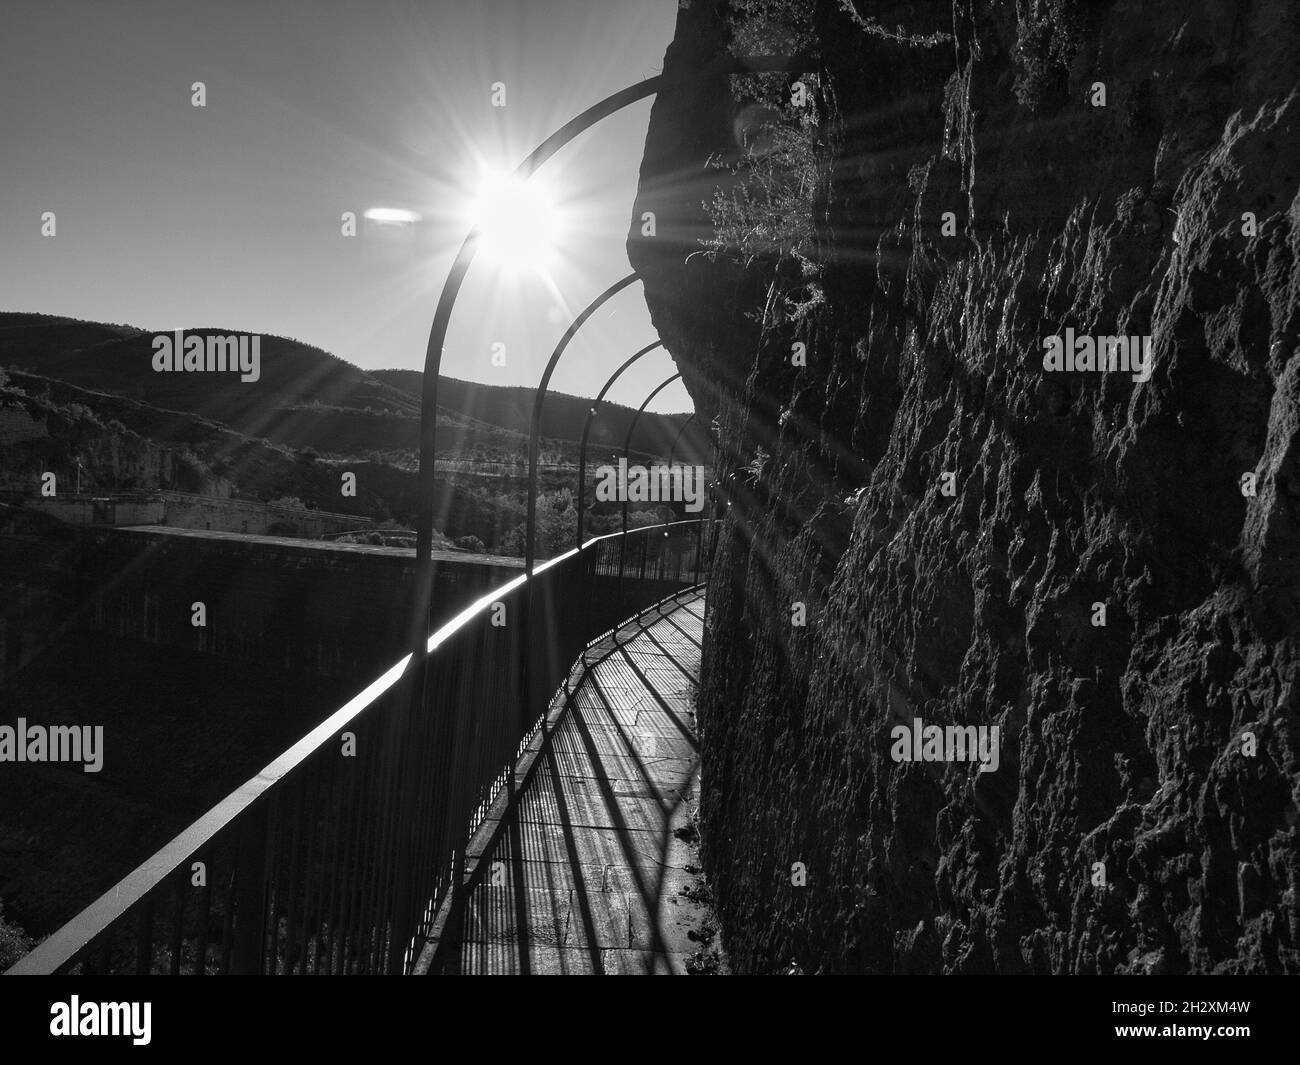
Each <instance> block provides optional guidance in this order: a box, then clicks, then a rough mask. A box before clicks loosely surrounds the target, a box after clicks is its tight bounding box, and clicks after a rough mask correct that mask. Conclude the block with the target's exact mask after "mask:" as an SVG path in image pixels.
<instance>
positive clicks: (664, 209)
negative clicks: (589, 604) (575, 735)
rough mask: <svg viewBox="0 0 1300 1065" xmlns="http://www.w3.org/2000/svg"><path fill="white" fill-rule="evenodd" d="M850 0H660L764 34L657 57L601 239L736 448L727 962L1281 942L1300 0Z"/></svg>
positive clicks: (716, 796)
mask: <svg viewBox="0 0 1300 1065" xmlns="http://www.w3.org/2000/svg"><path fill="white" fill-rule="evenodd" d="M867 7H868V5H866V4H864V3H862V2H861V0H857V3H856V6H855V3H854V0H816V2H814V0H690V2H689V3H686V2H684V3H683V7H682V10H681V12H680V15H679V20H678V29H677V35H676V40H675V41H674V43H673V45H672V47H671V48H670V49H669V52H668V55H667V58H666V61H665V72H666V73H668V74H670V75H673V74H681V73H683V72H685V71H688V70H690V69H693V68H694V67H696V66H698V65H699V64H700V63H702V62H706V61H707V60H709V59H712V58H715V57H717V56H720V55H725V54H728V53H731V54H756V53H758V52H764V51H765V52H784V53H787V54H790V55H798V56H799V58H798V60H797V61H795V62H793V63H792V66H793V67H794V68H795V69H794V70H793V71H792V73H790V74H789V75H762V76H754V77H746V78H736V79H728V78H725V77H723V78H715V79H696V80H688V81H684V82H683V83H681V84H680V85H679V86H678V87H676V88H672V89H671V90H669V91H665V92H663V93H661V94H660V96H659V98H658V99H657V101H656V104H655V107H654V110H653V113H652V119H651V126H650V131H649V135H648V138H647V144H646V155H645V160H644V163H643V169H642V182H641V191H640V196H639V198H638V202H637V204H636V207H635V212H634V222H633V227H632V230H631V235H630V237H629V241H628V246H629V253H630V254H631V256H632V259H633V263H634V265H636V267H637V268H638V269H639V270H641V271H642V273H643V275H644V277H645V282H646V296H647V300H648V303H649V306H650V308H651V312H652V315H653V317H654V320H655V323H656V325H657V327H658V328H659V330H660V335H661V336H662V337H663V339H664V340H665V342H666V344H667V347H668V349H669V350H670V351H671V353H672V354H673V356H674V358H675V359H676V360H677V362H678V364H679V366H680V368H681V369H682V370H683V373H684V375H685V380H686V382H687V384H688V387H689V388H690V389H691V392H692V394H693V396H694V397H695V400H696V403H697V407H698V408H699V409H701V411H702V412H704V413H706V414H707V416H708V417H709V418H711V419H716V426H717V434H718V442H719V448H720V451H719V460H718V467H719V468H720V469H721V470H722V471H723V472H726V471H728V470H730V471H734V475H733V476H732V477H731V479H730V481H729V482H728V495H727V498H728V499H729V500H730V502H731V504H732V505H731V506H730V507H729V508H726V521H725V528H724V532H723V534H722V538H721V542H720V548H719V558H718V562H717V564H716V566H715V570H714V576H713V580H712V584H711V586H710V590H709V617H708V626H707V634H706V647H705V666H704V675H703V677H702V680H701V691H700V722H701V731H702V738H701V745H702V759H703V771H704V793H703V800H702V803H703V805H702V811H701V820H702V831H703V838H704V844H705V848H706V850H705V855H706V857H705V860H706V863H707V867H708V868H707V871H708V872H709V874H710V875H711V876H712V878H713V880H714V883H715V888H716V892H717V897H718V903H719V911H720V914H721V916H722V920H723V924H724V934H725V937H726V940H727V945H728V948H729V950H730V952H731V954H732V959H733V965H734V967H735V968H736V969H737V970H738V971H746V970H749V971H771V970H774V969H777V968H779V967H784V966H785V965H787V964H788V963H789V961H790V960H791V959H792V958H793V959H795V960H797V961H798V962H799V963H800V965H801V966H802V968H803V970H804V971H805V972H816V971H818V970H822V971H826V972H834V971H867V972H914V971H924V972H939V971H942V972H991V971H996V972H1244V971H1260V972H1263V971H1267V972H1296V971H1300V909H1298V908H1297V887H1298V885H1297V879H1298V873H1300V826H1297V820H1298V813H1297V804H1298V803H1300V757H1298V755H1300V749H1298V741H1300V734H1298V731H1297V729H1298V727H1300V719H1298V717H1297V703H1298V701H1300V698H1298V697H1300V646H1298V645H1297V636H1298V635H1300V462H1298V459H1300V195H1298V192H1300V91H1298V90H1297V83H1298V82H1300V77H1298V74H1297V64H1298V63H1300V7H1297V6H1296V5H1295V4H1294V2H1293V0H1251V2H1241V3H1238V2H1231V0H1222V2H1214V0H1199V2H1194V3H1180V4H1169V3H1161V2H1158V0H1113V2H1108V0H1017V3H1016V4H1014V5H1011V4H1005V3H993V2H991V0H954V2H953V3H952V4H951V6H949V5H945V4H938V3H930V4H920V3H913V4H875V5H870V7H871V12H872V13H871V14H870V15H868V14H867V13H866V8H867ZM717 164H721V166H718V165H717ZM719 196H720V198H719ZM719 204H721V205H722V206H721V207H720V206H719ZM728 205H730V206H729V207H728ZM645 212H653V214H654V216H655V226H654V229H653V235H649V233H648V232H647V229H646V226H645V224H644V218H645ZM710 240H712V241H713V242H714V254H712V255H709V254H705V253H704V252H705V250H706V249H704V248H703V247H702V244H701V242H702V241H706V242H707V241H710ZM1067 330H1073V331H1074V334H1075V335H1077V336H1085V335H1087V336H1094V337H1099V336H1124V337H1129V336H1133V337H1140V336H1149V337H1150V338H1151V339H1150V351H1151V359H1152V363H1151V366H1150V367H1149V370H1150V376H1149V379H1147V380H1134V378H1135V377H1141V376H1143V375H1142V374H1140V373H1125V372H1120V371H1119V370H1115V371H1110V372H1099V371H1097V370H1092V371H1089V370H1074V371H1069V370H1062V371H1050V370H1048V369H1045V365H1044V353H1045V347H1044V342H1045V339H1046V338H1049V337H1052V336H1068V334H1067ZM795 345H802V348H798V347H796V346H795ZM801 352H802V355H801V354H800V353H801ZM801 362H803V363H804V365H800V363H801ZM801 604H802V609H801V607H800V605H801ZM801 615H803V617H801ZM805 619H806V624H802V625H801V624H799V623H798V622H799V621H800V620H805ZM1102 622H1104V623H1102ZM916 719H921V721H922V722H924V723H925V724H926V725H929V724H935V725H940V726H954V725H956V726H974V727H976V728H983V729H991V727H992V726H997V728H998V730H999V737H1000V742H999V760H998V767H997V769H996V770H994V771H990V772H980V771H979V767H978V765H977V764H975V763H973V762H971V761H969V760H967V761H963V760H960V758H959V757H957V758H951V759H947V760H915V761H905V760H896V758H895V756H896V755H898V754H899V746H898V743H897V740H896V737H897V736H898V735H899V733H898V732H897V731H896V727H898V726H903V725H906V726H908V727H912V726H913V724H914V722H915V721H916ZM985 735H986V736H991V735H992V733H991V731H989V732H986V733H985ZM908 749H909V751H910V750H911V748H910V745H909V746H908ZM956 754H957V755H960V749H958V750H957V751H956ZM805 877H806V883H803V881H804V880H805Z"/></svg>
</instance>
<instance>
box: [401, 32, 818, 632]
mask: <svg viewBox="0 0 1300 1065" xmlns="http://www.w3.org/2000/svg"><path fill="white" fill-rule="evenodd" d="M810 65H813V64H811V63H810V61H808V60H805V59H803V58H802V57H799V56H794V57H791V56H770V55H769V56H751V57H748V58H744V59H735V58H732V57H731V56H726V57H724V58H722V59H718V60H716V61H714V62H713V63H709V64H708V65H706V66H704V67H702V68H700V69H697V70H692V71H689V72H684V73H682V74H674V75H672V76H669V75H667V74H658V75H656V76H655V77H653V78H646V79H645V80H644V81H640V82H637V83H636V84H635V85H629V86H628V87H627V88H626V89H621V90H620V91H618V92H616V93H612V94H611V95H609V96H607V97H605V99H603V100H600V101H599V102H597V103H595V104H592V106H591V107H589V108H587V110H585V111H583V112H582V113H581V114H579V115H577V116H576V117H574V118H572V119H570V120H569V121H568V122H566V123H565V124H564V125H563V126H561V127H560V128H559V129H557V130H556V131H555V132H554V133H552V134H551V135H550V136H549V137H547V138H546V140H544V141H542V143H541V144H539V145H538V146H537V147H536V148H534V149H533V151H532V152H530V153H529V154H528V155H527V156H526V157H525V158H524V160H523V162H521V163H520V164H519V166H518V167H516V168H515V175H516V176H517V177H520V178H524V179H527V178H529V177H531V176H532V174H533V171H535V170H536V169H537V168H538V167H540V166H541V165H542V164H543V163H545V162H546V161H547V160H548V159H550V158H551V156H553V155H554V154H555V153H556V152H557V151H559V150H560V149H561V148H563V147H564V146H565V145H566V144H568V143H569V142H570V141H571V140H573V139H574V138H575V137H577V136H578V135H579V134H580V133H582V132H584V131H585V130H587V129H589V128H591V127H592V126H594V125H595V124H596V123H597V122H599V121H601V120H602V119H604V118H608V117H609V116H610V115H612V114H614V113H615V112H616V111H621V110H622V109H623V108H624V107H627V106H628V105H629V104H633V103H636V102H637V101H638V100H643V99H645V98H646V97H647V96H653V95H654V94H656V93H658V92H659V91H660V90H661V89H663V88H664V87H666V86H667V87H674V86H679V85H685V84H689V83H691V82H693V81H697V80H702V79H705V78H709V77H721V76H724V75H728V74H754V73H772V72H787V73H789V72H795V71H799V70H805V69H808V68H809V67H810ZM480 239H481V237H480V233H479V228H478V227H477V226H475V227H474V228H473V229H471V230H470V232H469V235H468V236H466V238H465V241H464V243H463V244H461V246H460V250H459V251H458V252H457V253H456V258H455V260H454V261H453V262H452V265H451V269H450V270H449V271H448V272H447V280H446V281H445V282H443V286H442V292H441V293H440V294H439V296H438V306H437V309H436V310H435V311H434V315H433V323H432V324H431V325H430V327H429V342H428V344H427V345H426V346H425V351H424V380H423V381H422V383H421V388H420V463H419V467H418V473H417V478H418V505H419V512H418V513H417V514H416V537H415V580H416V589H415V595H414V598H413V601H412V624H413V628H412V633H411V639H412V645H413V646H414V647H415V648H416V649H417V650H420V649H421V648H423V645H424V641H425V639H426V638H427V629H428V621H429V604H430V600H431V597H432V592H433V584H432V577H433V506H434V499H433V486H434V459H435V452H436V448H435V439H436V429H437V412H438V374H439V371H440V369H441V367H442V352H443V347H444V346H445V345H446V342H447V328H448V326H449V325H450V324H451V312H452V308H453V307H454V306H455V305H456V297H457V296H458V295H459V294H460V288H461V285H462V284H464V282H465V275H466V273H468V271H469V267H470V263H472V262H473V261H474V255H475V253H476V252H477V251H478V244H479V240H480Z"/></svg>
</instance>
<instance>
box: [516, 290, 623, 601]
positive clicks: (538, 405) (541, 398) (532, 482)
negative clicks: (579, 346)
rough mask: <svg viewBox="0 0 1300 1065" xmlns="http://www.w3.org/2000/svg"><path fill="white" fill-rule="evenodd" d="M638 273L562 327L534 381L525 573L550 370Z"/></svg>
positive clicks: (533, 535)
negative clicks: (607, 304) (548, 356)
mask: <svg viewBox="0 0 1300 1065" xmlns="http://www.w3.org/2000/svg"><path fill="white" fill-rule="evenodd" d="M639 277H640V275H639V274H638V273H637V272H636V271H635V270H633V271H632V273H630V274H628V275H627V276H626V277H624V278H622V279H621V280H619V281H615V282H614V284H612V285H610V286H609V288H607V289H605V291H604V292H602V293H601V294H600V295H599V296H597V297H596V298H595V299H594V300H592V301H591V302H590V303H589V304H587V306H586V308H584V309H583V311H582V313H581V314H579V315H578V317H576V318H575V319H574V320H573V321H572V323H570V325H569V328H568V329H566V330H565V331H564V336H562V337H560V341H559V343H558V344H556V345H555V350H554V351H552V352H551V357H550V359H549V360H548V361H547V363H546V370H545V371H544V372H543V373H542V379H541V381H540V382H539V383H538V385H537V391H536V392H535V393H534V394H533V416H532V420H531V422H530V423H529V427H528V500H527V518H526V519H525V520H526V524H525V526H524V573H526V574H527V575H528V576H530V577H531V576H532V573H533V563H534V561H535V558H534V556H535V554H536V550H537V452H538V450H539V449H540V447H541V436H542V405H543V404H544V403H545V402H546V392H547V389H549V388H550V385H551V374H553V373H554V372H555V367H556V364H557V363H559V361H560V356H561V355H563V354H564V351H565V349H566V348H567V347H568V346H569V341H571V340H572V339H573V338H574V337H575V336H577V333H578V330H579V329H581V328H582V327H583V325H585V324H586V322H587V320H588V319H590V318H591V316H592V315H593V314H595V313H596V312H597V311H598V310H599V309H600V308H601V307H602V306H604V305H605V303H607V302H608V301H609V300H610V299H612V298H613V297H614V296H616V295H618V293H620V292H622V291H623V290H624V289H625V288H627V287H628V286H629V285H630V284H632V282H634V281H636V280H637V279H638V278H639Z"/></svg>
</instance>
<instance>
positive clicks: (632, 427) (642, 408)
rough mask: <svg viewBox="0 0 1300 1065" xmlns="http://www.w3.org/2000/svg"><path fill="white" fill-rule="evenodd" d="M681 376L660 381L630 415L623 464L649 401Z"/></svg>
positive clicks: (624, 520) (624, 523) (625, 509)
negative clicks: (630, 421)
mask: <svg viewBox="0 0 1300 1065" xmlns="http://www.w3.org/2000/svg"><path fill="white" fill-rule="evenodd" d="M681 376H682V375H681V374H680V373H675V374H673V375H672V377H670V378H668V379H667V380H666V381H663V382H661V383H660V384H659V386H658V387H657V388H655V390H654V391H653V392H651V393H650V394H649V395H648V396H646V398H645V400H644V401H643V402H642V403H641V406H639V407H638V408H637V411H636V413H635V414H634V415H632V424H631V425H629V426H628V427H627V439H625V440H624V441H623V463H624V465H626V464H627V460H628V456H629V455H630V454H631V453H632V434H633V433H634V432H636V423H637V422H638V421H640V420H641V415H642V414H644V413H645V409H646V407H648V406H650V401H651V400H652V399H654V398H655V396H657V395H659V393H660V392H662V391H663V390H664V389H665V388H667V387H668V386H669V385H671V384H672V383H673V382H674V381H677V380H680V379H681ZM623 489H624V490H623V532H624V533H626V532H627V504H628V498H627V486H626V485H624V486H623ZM626 547H627V538H626V537H624V549H625V550H626Z"/></svg>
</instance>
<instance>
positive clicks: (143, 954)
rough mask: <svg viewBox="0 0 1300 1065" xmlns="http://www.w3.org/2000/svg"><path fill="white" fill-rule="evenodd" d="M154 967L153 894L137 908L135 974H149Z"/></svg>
mask: <svg viewBox="0 0 1300 1065" xmlns="http://www.w3.org/2000/svg"><path fill="white" fill-rule="evenodd" d="M152 969H153V896H149V897H147V898H145V900H144V901H143V902H141V903H140V905H139V907H138V908H137V910H136V926H135V974H136V976H147V975H149V973H150V972H151V971H152Z"/></svg>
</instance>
